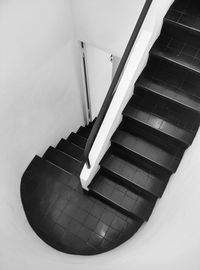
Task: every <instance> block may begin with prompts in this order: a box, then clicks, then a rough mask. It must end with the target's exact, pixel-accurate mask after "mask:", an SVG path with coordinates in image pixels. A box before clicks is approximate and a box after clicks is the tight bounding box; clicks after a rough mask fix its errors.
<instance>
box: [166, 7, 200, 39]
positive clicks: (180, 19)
mask: <svg viewBox="0 0 200 270" xmlns="http://www.w3.org/2000/svg"><path fill="white" fill-rule="evenodd" d="M199 14H200V11H199ZM199 14H198V18H197V16H195V15H194V14H189V13H187V12H185V11H184V12H181V11H178V10H175V9H173V8H172V9H170V10H169V11H168V13H167V15H166V17H165V21H169V22H171V23H174V24H177V25H178V26H179V27H182V28H185V29H187V31H191V32H194V33H196V34H200V19H199Z"/></svg>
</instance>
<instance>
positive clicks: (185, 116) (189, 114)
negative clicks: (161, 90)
mask: <svg viewBox="0 0 200 270" xmlns="http://www.w3.org/2000/svg"><path fill="white" fill-rule="evenodd" d="M140 90H141V89H140ZM129 104H130V105H131V106H134V107H135V108H138V109H139V110H143V111H146V112H148V113H151V114H152V115H155V116H156V117H159V118H162V119H164V120H165V121H166V122H169V123H171V124H173V125H175V126H177V127H179V128H180V129H184V130H186V131H187V132H189V133H191V134H192V136H193V137H194V134H195V133H196V131H197V129H198V127H199V117H198V114H196V113H195V112H194V111H191V110H188V109H185V108H184V107H183V106H179V105H178V104H177V103H174V102H168V100H167V99H165V98H164V99H163V98H160V96H158V95H155V94H154V93H151V92H150V91H149V92H147V91H145V90H144V91H140V92H137V95H136V94H135V95H133V97H132V98H131V100H130V101H129ZM172 112H173V113H172Z"/></svg>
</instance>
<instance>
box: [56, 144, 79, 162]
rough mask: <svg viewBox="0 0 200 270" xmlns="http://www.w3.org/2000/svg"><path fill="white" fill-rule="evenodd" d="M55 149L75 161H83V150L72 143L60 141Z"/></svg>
mask: <svg viewBox="0 0 200 270" xmlns="http://www.w3.org/2000/svg"><path fill="white" fill-rule="evenodd" d="M56 148H57V149H58V150H60V151H62V152H64V153H66V154H68V155H69V156H72V157H74V158H75V159H77V160H80V161H83V160H84V157H83V149H82V148H80V147H79V146H77V145H75V144H74V143H72V142H69V141H67V140H64V139H61V140H60V142H59V143H58V144H57V146H56Z"/></svg>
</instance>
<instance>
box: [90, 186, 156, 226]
mask: <svg viewBox="0 0 200 270" xmlns="http://www.w3.org/2000/svg"><path fill="white" fill-rule="evenodd" d="M90 190H91V191H92V192H93V193H96V194H98V195H99V196H101V197H102V198H104V199H105V200H107V201H109V202H110V203H111V204H115V205H116V206H117V207H118V208H121V209H122V211H123V210H124V211H125V212H127V213H130V215H131V216H132V215H133V216H135V217H137V218H138V219H140V220H142V221H147V220H148V219H149V216H148V215H145V217H140V216H138V215H137V214H135V213H132V212H131V211H129V210H127V209H126V208H124V207H122V206H121V205H120V204H119V203H117V202H114V201H112V200H111V199H109V197H108V196H105V195H103V194H102V193H101V192H99V191H97V190H96V189H90ZM149 209H151V212H152V210H153V205H152V206H149ZM127 215H128V214H127ZM147 216H148V217H147Z"/></svg>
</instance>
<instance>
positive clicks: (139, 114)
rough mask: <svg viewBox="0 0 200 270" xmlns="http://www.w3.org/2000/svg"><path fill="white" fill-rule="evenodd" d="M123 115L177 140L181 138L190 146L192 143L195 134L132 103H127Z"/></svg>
mask: <svg viewBox="0 0 200 270" xmlns="http://www.w3.org/2000/svg"><path fill="white" fill-rule="evenodd" d="M123 115H124V116H126V117H128V118H130V119H131V120H134V121H137V122H139V123H141V124H143V125H146V126H148V127H150V128H152V129H155V130H158V131H159V132H161V133H164V134H166V135H168V136H170V137H172V138H174V139H176V140H179V141H181V142H183V143H184V144H186V145H187V146H189V145H190V144H191V143H192V140H193V137H194V135H193V134H192V133H190V132H188V131H186V130H184V129H181V128H179V127H177V126H175V125H174V124H172V123H169V122H167V121H166V120H164V119H162V118H160V117H158V116H155V115H153V114H151V113H148V112H146V111H143V110H139V109H136V108H134V107H133V106H131V105H127V106H126V108H125V110H124V112H123Z"/></svg>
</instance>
